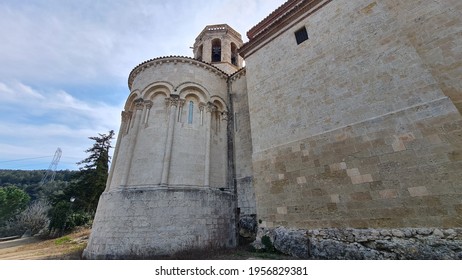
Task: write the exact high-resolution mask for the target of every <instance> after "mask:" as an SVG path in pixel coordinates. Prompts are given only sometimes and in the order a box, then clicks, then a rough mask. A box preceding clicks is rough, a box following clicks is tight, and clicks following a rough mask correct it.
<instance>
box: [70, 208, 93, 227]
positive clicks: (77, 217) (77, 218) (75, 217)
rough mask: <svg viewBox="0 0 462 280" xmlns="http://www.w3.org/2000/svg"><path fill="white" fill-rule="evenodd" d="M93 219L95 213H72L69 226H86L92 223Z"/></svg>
mask: <svg viewBox="0 0 462 280" xmlns="http://www.w3.org/2000/svg"><path fill="white" fill-rule="evenodd" d="M92 219H93V215H91V214H90V213H86V212H83V211H79V212H74V213H72V214H71V215H70V217H69V219H68V222H67V223H68V227H69V228H75V227H78V226H86V225H88V224H90V222H91V220H92Z"/></svg>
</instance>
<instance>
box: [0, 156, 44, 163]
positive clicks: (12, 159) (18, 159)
mask: <svg viewBox="0 0 462 280" xmlns="http://www.w3.org/2000/svg"><path fill="white" fill-rule="evenodd" d="M48 157H51V156H43V157H33V158H21V159H11V160H2V161H0V163H4V162H13V161H22V160H31V159H39V158H48Z"/></svg>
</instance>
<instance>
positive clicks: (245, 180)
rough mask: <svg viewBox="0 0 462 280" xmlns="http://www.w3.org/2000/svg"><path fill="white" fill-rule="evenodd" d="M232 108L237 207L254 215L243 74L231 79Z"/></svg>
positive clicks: (246, 102)
mask: <svg viewBox="0 0 462 280" xmlns="http://www.w3.org/2000/svg"><path fill="white" fill-rule="evenodd" d="M231 96H232V101H233V108H234V116H233V121H234V128H233V129H234V164H235V173H236V178H235V180H236V187H237V198H238V201H237V205H238V206H237V207H239V208H240V213H241V215H252V214H256V209H255V207H256V206H255V192H254V189H253V170H252V141H251V134H252V133H251V130H250V117H249V105H248V100H247V83H246V76H245V72H244V71H242V73H238V74H237V75H236V76H235V77H232V78H231Z"/></svg>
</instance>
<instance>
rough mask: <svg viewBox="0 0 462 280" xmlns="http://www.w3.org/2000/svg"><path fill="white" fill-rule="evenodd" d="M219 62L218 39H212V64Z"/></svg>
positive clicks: (219, 42)
mask: <svg viewBox="0 0 462 280" xmlns="http://www.w3.org/2000/svg"><path fill="white" fill-rule="evenodd" d="M220 61H221V41H220V39H213V41H212V62H220Z"/></svg>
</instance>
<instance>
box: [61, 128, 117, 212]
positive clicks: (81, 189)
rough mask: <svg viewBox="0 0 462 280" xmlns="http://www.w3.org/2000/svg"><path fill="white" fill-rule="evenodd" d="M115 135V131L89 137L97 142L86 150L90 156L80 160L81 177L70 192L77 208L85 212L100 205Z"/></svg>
mask: <svg viewBox="0 0 462 280" xmlns="http://www.w3.org/2000/svg"><path fill="white" fill-rule="evenodd" d="M113 137H114V131H113V130H111V131H109V133H108V134H99V136H97V137H89V139H91V140H94V141H95V143H94V144H93V146H92V147H91V148H89V149H88V150H86V151H85V152H86V153H89V156H88V157H87V158H86V159H84V160H82V161H80V162H78V163H77V164H79V165H83V166H82V167H81V168H80V171H81V175H80V179H79V180H78V181H77V182H76V183H75V185H74V186H71V188H70V190H71V192H69V193H68V194H70V195H72V196H73V197H75V202H74V203H75V206H74V207H75V208H76V209H80V210H83V211H85V212H90V213H91V212H95V211H96V207H97V206H98V200H99V197H100V195H101V193H103V191H104V189H105V188H106V181H107V177H108V172H109V161H110V157H109V149H110V148H112V146H111V140H112V138H113Z"/></svg>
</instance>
